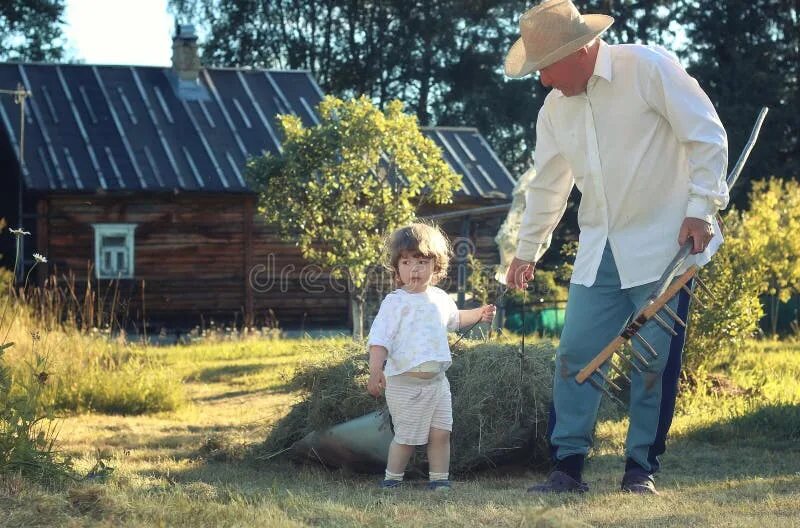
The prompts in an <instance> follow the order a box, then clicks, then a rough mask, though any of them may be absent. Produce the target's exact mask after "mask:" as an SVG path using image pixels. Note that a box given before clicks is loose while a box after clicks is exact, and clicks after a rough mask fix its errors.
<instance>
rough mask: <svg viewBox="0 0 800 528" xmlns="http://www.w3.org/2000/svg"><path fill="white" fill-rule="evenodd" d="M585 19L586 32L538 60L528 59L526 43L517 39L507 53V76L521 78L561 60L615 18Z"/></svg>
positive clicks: (606, 27) (611, 22)
mask: <svg viewBox="0 0 800 528" xmlns="http://www.w3.org/2000/svg"><path fill="white" fill-rule="evenodd" d="M583 21H584V23H585V24H586V27H587V28H588V29H589V31H588V32H587V33H586V34H584V35H581V36H580V37H578V38H576V39H575V40H572V41H570V42H568V43H566V44H564V45H563V46H561V47H560V48H558V49H556V50H555V51H552V52H550V53H548V54H547V55H545V56H544V57H542V58H541V59H540V60H538V61H531V60H529V59H528V56H527V54H526V53H525V43H524V42H523V40H522V38H521V37H520V38H519V39H517V41H516V42H515V43H514V45H513V46H511V49H510V50H509V51H508V54H507V55H506V61H505V68H504V69H505V74H506V77H511V78H512V79H521V78H522V77H525V76H526V75H528V74H531V73H533V72H535V71H537V70H541V69H542V68H546V67H548V66H550V65H551V64H553V63H554V62H558V61H560V60H561V59H563V58H564V57H566V56H567V55H569V54H571V53H574V52H576V51H578V50H579V49H581V48H582V47H583V46H585V45H586V44H588V43H589V42H591V41H592V40H593V39H595V38H597V37H599V36H600V35H602V34H603V33H605V32H606V30H607V29H608V28H610V27H611V24H613V23H614V18H613V17H610V16H608V15H583Z"/></svg>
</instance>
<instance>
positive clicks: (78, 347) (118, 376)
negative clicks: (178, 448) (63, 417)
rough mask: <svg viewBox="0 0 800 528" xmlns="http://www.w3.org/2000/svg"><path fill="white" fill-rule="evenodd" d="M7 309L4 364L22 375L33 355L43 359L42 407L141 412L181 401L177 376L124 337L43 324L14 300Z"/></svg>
mask: <svg viewBox="0 0 800 528" xmlns="http://www.w3.org/2000/svg"><path fill="white" fill-rule="evenodd" d="M12 309H13V310H14V311H15V312H16V316H15V324H14V328H12V329H11V331H10V334H9V336H10V338H11V339H12V340H14V341H15V342H16V346H15V347H14V350H13V351H12V353H11V354H10V355H9V361H10V367H11V369H12V372H14V374H15V376H23V375H24V374H25V372H26V371H28V370H29V369H30V367H29V365H31V364H35V362H36V361H38V359H37V358H39V357H44V358H46V359H47V368H41V369H39V370H37V371H36V373H37V375H38V374H39V373H43V374H44V376H45V380H46V382H45V383H43V384H42V385H43V386H42V387H41V388H40V390H39V393H38V398H39V400H40V402H41V403H42V405H43V406H45V407H46V408H48V409H51V410H53V411H57V410H67V411H76V412H101V413H108V414H144V413H154V412H161V411H171V410H174V409H176V408H178V407H180V406H181V405H182V403H183V401H184V394H183V387H182V384H181V379H180V377H176V376H175V375H174V373H172V372H171V371H170V370H169V369H167V368H165V367H164V365H163V364H162V362H159V361H155V360H153V359H151V358H149V357H147V356H145V355H143V354H142V352H141V351H140V350H138V349H136V348H134V347H132V346H131V345H130V344H128V343H126V342H125V341H124V339H112V338H111V336H109V335H108V334H106V333H102V332H94V333H88V334H87V333H84V332H81V331H78V330H77V329H75V328H74V327H70V326H68V325H64V326H50V325H44V324H42V322H41V319H40V318H39V317H37V316H36V315H34V310H33V309H32V308H31V307H30V306H27V305H25V304H23V303H21V302H19V301H17V302H15V304H14V305H13V307H12ZM31 336H33V337H31ZM12 392H18V391H12Z"/></svg>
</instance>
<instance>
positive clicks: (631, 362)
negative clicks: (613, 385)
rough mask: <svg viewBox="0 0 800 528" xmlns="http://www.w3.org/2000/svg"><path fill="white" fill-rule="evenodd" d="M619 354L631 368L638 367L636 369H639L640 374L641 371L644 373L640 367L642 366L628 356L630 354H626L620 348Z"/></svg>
mask: <svg viewBox="0 0 800 528" xmlns="http://www.w3.org/2000/svg"><path fill="white" fill-rule="evenodd" d="M617 355H618V356H619V357H621V358H622V359H623V360H625V363H627V364H628V365H629V366H630V367H631V368H633V369H636V371H637V372H638V373H639V374H641V373H642V369H640V368H639V365H637V364H636V363H634V362H633V361H631V360H630V359H629V358H628V356H626V355H625V354H623V353H622V352H621V351H620V350H617Z"/></svg>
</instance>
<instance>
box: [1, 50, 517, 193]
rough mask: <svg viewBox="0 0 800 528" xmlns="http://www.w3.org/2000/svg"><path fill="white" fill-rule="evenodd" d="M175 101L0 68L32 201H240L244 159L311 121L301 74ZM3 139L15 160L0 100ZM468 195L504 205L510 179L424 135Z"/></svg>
mask: <svg viewBox="0 0 800 528" xmlns="http://www.w3.org/2000/svg"><path fill="white" fill-rule="evenodd" d="M199 81H200V83H199V86H200V88H197V87H195V88H197V89H193V90H189V91H188V92H187V91H186V90H184V88H185V86H181V83H179V81H178V79H177V77H176V75H175V74H174V72H173V71H172V70H171V69H170V68H162V67H142V66H92V65H81V64H22V63H0V88H3V89H14V88H15V87H16V86H17V84H21V85H22V86H23V87H24V88H25V89H27V90H28V91H30V92H31V93H32V94H33V97H31V98H28V99H27V104H26V119H25V145H24V158H25V164H24V167H23V179H24V182H25V187H26V188H27V189H29V190H41V191H48V190H49V191H86V192H95V191H96V190H98V189H103V190H107V191H119V190H138V191H142V190H144V191H165V190H169V191H171V190H173V189H181V190H187V191H227V192H243V191H247V187H246V185H245V183H244V180H243V170H244V165H245V162H246V160H247V158H248V157H250V156H257V155H260V154H262V153H263V152H265V151H266V152H272V153H278V152H279V151H280V138H279V137H278V124H277V119H276V115H277V114H282V113H293V114H295V115H298V116H299V117H300V118H301V119H302V120H303V122H304V123H305V124H306V125H313V124H315V123H317V122H318V118H317V115H316V114H315V111H314V107H315V106H316V105H317V103H319V101H320V100H321V99H322V97H323V94H322V91H321V90H320V88H319V86H318V85H317V83H316V82H315V80H314V79H313V77H312V76H311V75H310V74H309V73H308V72H306V71H277V70H249V69H214V68H212V69H203V70H201V72H200V79H199ZM0 130H3V131H5V133H6V135H8V137H9V139H10V140H11V143H12V146H13V147H14V150H15V152H16V151H18V145H17V141H18V139H17V138H18V137H19V106H18V105H16V104H15V103H14V99H13V98H12V97H0ZM425 134H427V135H428V136H429V137H431V138H432V139H433V140H434V141H436V143H437V144H439V146H440V147H441V148H442V150H443V152H444V157H445V159H446V160H447V162H448V163H449V164H450V165H451V166H452V167H453V169H455V170H456V172H458V173H460V174H461V175H462V179H463V188H462V191H461V192H462V193H463V194H466V195H468V196H482V197H496V198H508V197H509V196H510V195H511V190H512V188H513V185H514V180H513V179H512V178H511V176H510V174H509V173H508V171H507V170H506V169H505V167H504V166H503V165H502V163H500V162H499V161H498V159H497V157H496V156H495V154H494V152H493V151H492V149H491V148H490V147H489V146H488V144H487V143H486V141H485V140H484V139H483V137H482V136H481V135H480V134H479V133H478V131H477V130H475V129H472V128H444V127H437V128H429V129H425Z"/></svg>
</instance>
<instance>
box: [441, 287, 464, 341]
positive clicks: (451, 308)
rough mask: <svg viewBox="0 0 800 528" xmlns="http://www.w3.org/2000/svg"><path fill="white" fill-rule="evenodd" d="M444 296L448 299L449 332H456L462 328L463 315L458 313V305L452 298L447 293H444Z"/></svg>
mask: <svg viewBox="0 0 800 528" xmlns="http://www.w3.org/2000/svg"><path fill="white" fill-rule="evenodd" d="M444 296H445V297H446V298H447V301H445V302H446V303H447V304H446V306H447V308H448V317H447V330H449V331H450V332H455V331H456V330H458V329H459V328H461V314H460V313H459V311H458V305H456V302H455V301H454V300H453V298H452V297H450V296H449V295H448V294H447V293H446V292H444Z"/></svg>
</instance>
